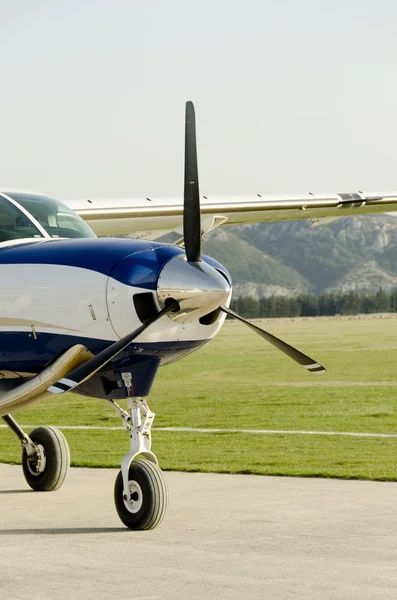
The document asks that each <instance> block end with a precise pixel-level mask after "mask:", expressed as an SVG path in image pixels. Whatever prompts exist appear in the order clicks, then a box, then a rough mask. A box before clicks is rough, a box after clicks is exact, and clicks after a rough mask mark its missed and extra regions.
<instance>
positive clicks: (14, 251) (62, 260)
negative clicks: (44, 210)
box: [0, 238, 183, 275]
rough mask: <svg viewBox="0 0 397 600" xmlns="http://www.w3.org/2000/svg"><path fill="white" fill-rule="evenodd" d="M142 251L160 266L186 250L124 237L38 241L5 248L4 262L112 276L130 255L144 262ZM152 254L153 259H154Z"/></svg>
mask: <svg viewBox="0 0 397 600" xmlns="http://www.w3.org/2000/svg"><path fill="white" fill-rule="evenodd" d="M142 252H144V253H145V258H144V257H142V258H143V260H146V261H147V262H148V263H149V264H155V265H157V269H158V268H161V267H160V264H161V266H162V265H163V264H164V263H165V262H167V261H168V260H169V259H170V258H171V257H172V256H174V255H175V254H176V253H178V254H180V253H181V252H183V250H182V249H181V248H178V247H175V246H171V245H168V244H160V243H156V242H148V241H145V240H129V239H120V238H88V239H73V240H71V239H69V240H51V241H37V242H32V243H31V244H21V245H17V246H10V247H7V248H2V249H1V250H0V264H8V265H9V264H41V265H43V264H45V265H63V266H70V267H80V268H82V269H89V270H90V271H96V272H98V273H103V274H104V275H109V274H110V272H111V271H112V269H113V268H114V267H115V265H116V264H117V263H118V262H119V261H121V260H123V259H124V258H126V257H127V256H130V257H131V259H132V260H131V262H133V261H134V262H137V263H138V264H140V258H139V257H140V253H142ZM157 253H158V254H157ZM150 256H152V257H153V258H152V259H150V258H149V257H150Z"/></svg>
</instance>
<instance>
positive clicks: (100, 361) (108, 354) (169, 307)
mask: <svg viewBox="0 0 397 600" xmlns="http://www.w3.org/2000/svg"><path fill="white" fill-rule="evenodd" d="M178 310H179V304H178V302H177V301H176V300H173V299H169V300H168V301H167V303H166V306H165V307H164V308H163V309H162V310H160V311H159V312H158V313H157V314H156V315H154V317H151V318H150V319H148V320H147V321H145V322H144V323H143V324H142V325H141V326H140V327H138V328H137V329H135V330H134V331H132V332H131V333H129V334H127V335H125V336H124V337H123V338H121V339H120V340H118V341H117V342H114V344H112V345H111V346H109V347H108V348H105V350H102V352H99V353H98V354H96V355H95V356H94V357H93V358H91V359H90V360H88V361H87V362H86V363H84V364H83V365H81V366H80V367H77V368H76V369H74V370H73V371H71V372H70V373H68V376H67V377H63V378H62V379H60V380H59V381H57V382H56V383H54V384H53V385H51V386H50V387H49V388H47V392H52V393H53V394H63V393H64V392H69V391H70V390H72V389H73V388H75V387H77V386H78V385H81V384H82V383H84V381H87V379H90V377H92V376H93V375H95V373H97V372H98V371H99V370H100V369H102V368H103V367H104V366H106V365H107V363H108V362H110V361H111V360H113V359H114V358H116V356H117V355H118V354H120V352H122V351H123V350H125V348H127V346H129V344H131V342H133V341H134V340H135V339H136V338H137V337H138V336H139V335H140V334H141V333H142V332H143V331H145V329H147V328H148V327H150V325H152V324H153V323H155V322H156V321H158V320H159V319H161V317H162V316H164V315H166V314H167V313H169V312H176V311H178Z"/></svg>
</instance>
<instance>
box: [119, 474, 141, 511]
mask: <svg viewBox="0 0 397 600" xmlns="http://www.w3.org/2000/svg"><path fill="white" fill-rule="evenodd" d="M128 491H129V498H126V497H125V496H124V497H123V498H124V504H125V507H126V508H127V510H129V512H131V513H137V512H138V511H139V510H140V509H141V507H142V504H143V494H142V488H141V486H140V485H139V483H138V482H137V481H129V482H128Z"/></svg>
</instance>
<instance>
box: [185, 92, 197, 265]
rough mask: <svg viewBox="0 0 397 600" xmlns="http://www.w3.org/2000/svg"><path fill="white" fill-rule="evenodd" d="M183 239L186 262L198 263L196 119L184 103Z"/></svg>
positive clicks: (187, 104)
mask: <svg viewBox="0 0 397 600" xmlns="http://www.w3.org/2000/svg"><path fill="white" fill-rule="evenodd" d="M183 238H184V245H185V253H186V258H187V260H188V261H189V262H198V261H199V260H200V257H201V218H200V192H199V181H198V166H197V143H196V118H195V114H194V106H193V102H186V120H185V187H184V194H183Z"/></svg>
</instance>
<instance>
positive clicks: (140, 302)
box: [132, 292, 158, 323]
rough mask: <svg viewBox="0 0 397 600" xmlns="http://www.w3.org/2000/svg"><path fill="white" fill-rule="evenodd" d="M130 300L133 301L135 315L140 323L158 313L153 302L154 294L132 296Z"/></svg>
mask: <svg viewBox="0 0 397 600" xmlns="http://www.w3.org/2000/svg"><path fill="white" fill-rule="evenodd" d="M132 299H133V301H134V307H135V310H136V314H137V315H138V318H139V320H140V321H141V322H142V323H144V322H145V321H147V320H148V319H151V318H152V317H154V316H155V315H156V314H157V313H158V309H157V307H156V304H155V302H154V294H152V292H143V293H142V294H134V295H133V297H132Z"/></svg>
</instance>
